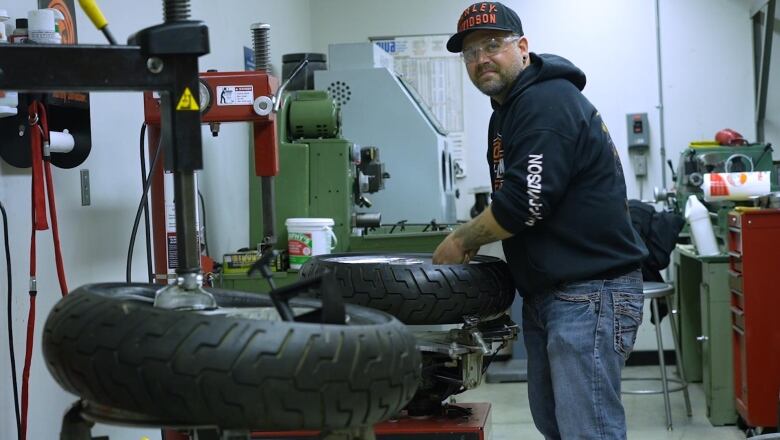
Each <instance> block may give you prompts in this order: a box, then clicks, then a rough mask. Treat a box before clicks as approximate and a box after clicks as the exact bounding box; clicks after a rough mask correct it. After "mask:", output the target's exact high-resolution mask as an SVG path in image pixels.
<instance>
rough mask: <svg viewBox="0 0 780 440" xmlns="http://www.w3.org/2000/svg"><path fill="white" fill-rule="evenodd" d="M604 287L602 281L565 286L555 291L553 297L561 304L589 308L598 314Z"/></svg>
mask: <svg viewBox="0 0 780 440" xmlns="http://www.w3.org/2000/svg"><path fill="white" fill-rule="evenodd" d="M603 285H604V283H603V282H601V281H585V282H578V283H569V284H564V285H562V286H560V287H559V288H557V289H554V290H553V296H554V297H555V299H556V300H557V301H559V302H564V303H569V304H571V305H582V306H587V308H588V309H589V310H592V311H595V312H598V306H599V303H600V301H599V297H600V296H601V289H602V287H603Z"/></svg>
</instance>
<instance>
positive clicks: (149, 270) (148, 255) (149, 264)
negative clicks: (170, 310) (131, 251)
mask: <svg viewBox="0 0 780 440" xmlns="http://www.w3.org/2000/svg"><path fill="white" fill-rule="evenodd" d="M145 136H146V123H145V122H144V123H143V124H141V140H140V143H139V144H140V147H139V149H140V154H141V189H142V190H143V188H146V148H144V147H145V146H146V145H145V144H144V137H145ZM149 223H150V222H149V204H148V203H144V232H145V233H146V271H147V273H148V276H149V283H150V284H151V283H153V282H154V275H153V274H154V272H153V271H152V237H151V230H150V227H149Z"/></svg>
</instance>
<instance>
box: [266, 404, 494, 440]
mask: <svg viewBox="0 0 780 440" xmlns="http://www.w3.org/2000/svg"><path fill="white" fill-rule="evenodd" d="M457 406H459V407H462V408H468V409H470V410H471V415H469V416H464V417H446V416H438V417H426V418H412V417H408V416H402V417H400V418H398V419H391V420H388V421H386V422H382V423H380V424H378V425H376V426H375V427H374V432H375V433H376V438H377V440H490V438H491V431H492V421H491V417H490V404H489V403H485V402H480V403H458V404H457ZM252 439H256V440H260V439H265V440H318V439H319V433H318V432H315V431H288V432H253V433H252Z"/></svg>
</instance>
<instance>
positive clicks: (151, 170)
mask: <svg viewBox="0 0 780 440" xmlns="http://www.w3.org/2000/svg"><path fill="white" fill-rule="evenodd" d="M161 150H162V138H160V143H158V144H157V151H155V153H154V159H152V163H151V164H149V174H148V175H147V176H146V184H145V185H144V189H143V194H141V201H140V202H138V210H137V211H136V212H135V220H134V221H133V231H132V232H131V233H130V245H129V246H128V248H127V268H126V270H125V279H126V281H127V282H128V283H132V271H133V248H134V247H135V237H136V235H138V226H139V225H140V224H141V214H142V213H143V210H144V206H145V205H146V200H147V196H148V195H149V187H150V186H152V173H154V169H155V167H156V166H157V159H159V158H160V151H161Z"/></svg>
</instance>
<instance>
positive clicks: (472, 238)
mask: <svg viewBox="0 0 780 440" xmlns="http://www.w3.org/2000/svg"><path fill="white" fill-rule="evenodd" d="M452 235H453V238H455V239H458V240H460V242H461V243H462V245H463V247H464V248H465V249H477V248H479V247H480V246H482V245H483V244H488V243H492V242H494V241H498V240H504V239H506V238H509V237H511V236H512V235H513V234H511V233H510V232H508V231H507V230H506V229H504V228H502V227H501V225H499V224H498V222H497V221H496V218H495V216H493V211H492V210H491V209H490V207H489V206H488V207H487V209H485V210H484V211H482V213H481V214H480V215H478V216H477V217H475V218H474V219H472V220H471V221H470V222H468V223H466V224H464V225H462V226H460V227H459V228H458V229H456V230H455V231H454V232H453V233H452Z"/></svg>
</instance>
